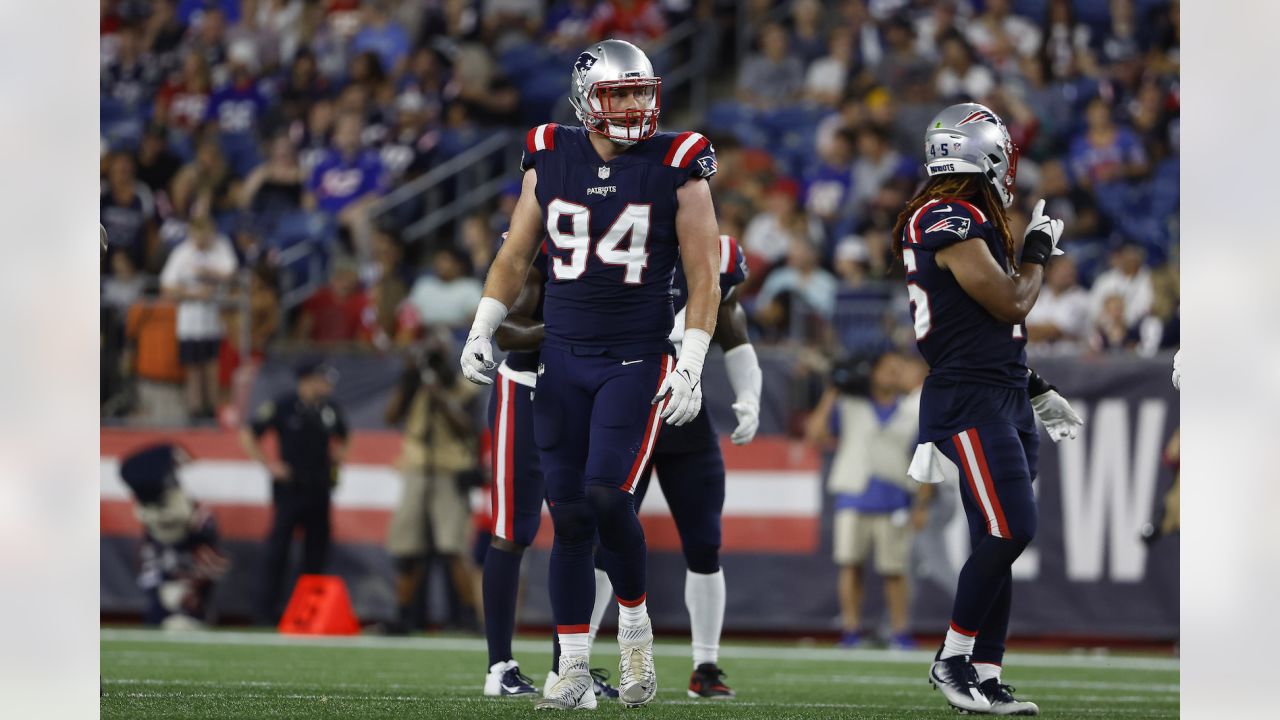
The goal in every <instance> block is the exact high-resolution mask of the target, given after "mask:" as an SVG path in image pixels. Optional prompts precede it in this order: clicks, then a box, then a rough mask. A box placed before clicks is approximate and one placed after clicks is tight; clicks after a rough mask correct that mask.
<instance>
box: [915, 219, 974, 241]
mask: <svg viewBox="0 0 1280 720" xmlns="http://www.w3.org/2000/svg"><path fill="white" fill-rule="evenodd" d="M969 223H970V220H969V218H967V217H949V218H944V219H942V220H939V221H938V222H936V223H934V224H932V225H930V226H929V227H927V228H925V233H931V232H944V231H945V232H953V233H955V234H956V235H958V236H959V237H960V238H962V239H963V238H967V237H969Z"/></svg>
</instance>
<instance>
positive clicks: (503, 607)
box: [483, 234, 618, 698]
mask: <svg viewBox="0 0 1280 720" xmlns="http://www.w3.org/2000/svg"><path fill="white" fill-rule="evenodd" d="M503 237H504V239H505V234H504V236H503ZM546 271H547V256H546V253H545V252H539V253H538V255H537V257H536V258H535V259H534V261H533V266H532V267H530V268H529V275H528V277H526V278H525V284H524V288H523V289H522V290H521V291H520V296H519V297H518V298H516V302H515V304H514V305H512V306H511V311H510V312H509V313H507V317H506V318H505V319H503V321H502V325H500V326H499V327H498V330H497V332H496V333H494V340H496V341H497V343H498V347H499V348H500V349H502V350H506V351H508V352H507V357H506V359H504V360H503V361H502V364H501V365H499V366H498V373H497V375H498V378H497V380H498V382H497V387H495V388H494V392H493V394H492V396H491V397H490V402H489V421H490V428H491V432H492V436H493V482H492V484H491V485H490V487H491V489H492V497H491V500H492V503H491V508H490V516H491V517H492V518H493V529H492V539H491V540H490V541H489V547H488V549H487V550H486V551H485V556H484V583H483V593H484V632H485V639H486V640H487V641H488V644H489V672H488V674H487V675H486V676H485V682H484V694H485V695H487V696H508V695H528V694H532V693H535V692H536V690H535V689H534V687H533V685H532V682H531V681H530V679H529V678H528V677H526V676H525V675H524V674H523V673H522V672H520V664H519V663H518V662H516V660H515V658H514V655H513V653H512V651H511V638H512V636H513V635H514V633H515V622H516V601H517V597H518V595H519V588H520V562H521V560H522V558H523V556H524V551H525V548H527V547H529V545H530V544H532V543H533V539H534V537H535V536H537V534H538V526H539V525H540V523H541V521H542V502H543V498H544V497H545V494H546V482H545V480H544V479H543V476H542V465H541V464H540V463H539V462H538V448H537V446H536V445H535V444H534V441H533V396H534V390H535V388H536V386H537V380H538V375H537V369H538V347H539V346H540V345H542V336H543V322H542V286H543V283H544V282H545V281H546ZM595 578H596V599H595V606H594V607H593V608H592V610H591V626H590V627H591V629H590V631H589V638H588V649H589V648H590V643H591V641H594V640H595V636H596V631H597V630H599V628H600V619H601V618H602V617H603V616H604V611H605V609H606V608H607V607H608V605H609V600H610V599H611V597H612V594H613V586H612V585H610V584H609V576H608V575H607V574H606V573H605V572H604V571H603V570H600V569H596V571H595ZM554 655H555V658H556V662H558V660H559V653H558V652H556V653H554ZM557 669H558V666H557V665H554V664H553V666H552V672H551V673H550V674H549V675H548V681H547V684H546V688H547V689H550V687H551V686H552V685H553V684H554V683H555V681H556V680H558V679H559V674H558V673H557V672H556V670H557ZM591 676H592V680H593V682H594V689H595V695H596V697H601V696H607V697H615V698H616V697H617V696H618V691H617V690H616V689H614V688H612V687H610V686H609V685H608V684H607V683H606V680H607V678H608V675H607V673H604V672H602V671H599V670H594V669H593V670H592V671H591Z"/></svg>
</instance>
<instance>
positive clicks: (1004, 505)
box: [894, 103, 1080, 715]
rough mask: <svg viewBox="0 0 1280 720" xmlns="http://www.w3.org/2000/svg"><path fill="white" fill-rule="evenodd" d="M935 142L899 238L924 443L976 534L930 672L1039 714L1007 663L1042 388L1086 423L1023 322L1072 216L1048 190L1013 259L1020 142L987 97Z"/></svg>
mask: <svg viewBox="0 0 1280 720" xmlns="http://www.w3.org/2000/svg"><path fill="white" fill-rule="evenodd" d="M925 153H926V155H927V158H926V164H925V167H926V170H927V171H928V175H929V180H928V182H927V183H926V184H925V185H924V187H923V188H921V190H920V191H919V192H918V193H917V194H916V196H915V197H914V198H912V200H911V201H910V202H909V203H908V205H907V207H906V209H904V210H903V211H902V212H901V214H899V216H898V222H897V225H896V227H895V228H894V235H895V236H896V237H899V238H900V243H901V244H900V245H895V248H896V249H898V250H899V251H900V252H901V257H902V260H903V263H904V265H905V266H906V271H907V290H908V295H909V298H910V302H911V309H912V319H913V322H914V324H915V334H916V341H917V345H918V346H919V348H920V352H921V354H922V355H923V356H924V358H925V360H926V361H928V363H929V376H928V377H927V378H926V379H925V384H924V388H923V392H922V395H921V402H920V441H921V442H932V443H934V445H935V446H936V447H937V448H938V449H939V450H940V451H941V452H942V453H943V454H944V455H945V456H946V457H947V458H948V459H949V460H950V461H951V462H953V463H955V464H956V465H957V466H958V467H959V468H960V470H961V475H960V477H961V483H960V485H961V488H962V491H961V497H962V499H963V502H964V507H965V511H966V514H967V515H968V519H969V530H970V536H971V538H972V541H973V548H972V552H971V554H970V556H969V559H968V560H967V561H966V562H965V565H964V567H963V568H962V569H961V571H960V578H959V582H958V587H957V591H956V600H955V605H954V607H953V610H952V616H951V626H950V629H949V630H948V631H947V636H946V641H945V643H944V645H943V647H942V649H941V650H940V651H939V652H938V655H937V657H936V661H935V662H934V664H933V666H932V668H931V669H930V674H929V680H930V682H931V683H932V684H933V685H934V687H936V688H938V689H939V690H941V691H942V692H943V695H944V696H945V697H946V699H947V701H948V702H949V703H950V704H951V705H952V706H954V707H956V708H959V709H961V710H967V711H972V712H989V713H995V714H1000V715H1014V714H1018V715H1037V714H1039V708H1038V707H1037V706H1036V705H1035V703H1030V702H1024V701H1019V700H1017V699H1016V698H1014V696H1013V694H1012V688H1010V687H1009V686H1007V685H1003V684H1002V683H1001V682H1000V671H1001V663H1002V661H1003V657H1004V643H1005V636H1006V635H1007V632H1008V624H1009V611H1010V603H1011V596H1012V590H1013V579H1012V575H1011V572H1010V569H1011V567H1012V566H1013V562H1014V560H1016V559H1017V558H1018V556H1019V555H1020V554H1021V553H1022V551H1023V549H1025V548H1026V546H1027V544H1028V543H1030V542H1031V539H1032V538H1033V537H1034V536H1035V530H1036V504H1035V496H1034V494H1033V492H1032V488H1031V481H1032V479H1033V478H1034V475H1035V468H1036V459H1037V452H1038V448H1039V436H1038V435H1037V431H1036V427H1035V421H1034V419H1033V417H1034V415H1033V413H1034V410H1033V408H1032V402H1031V398H1030V395H1031V394H1034V395H1037V396H1040V395H1045V396H1046V398H1045V399H1044V400H1041V404H1042V405H1044V406H1045V412H1046V414H1047V415H1048V416H1049V419H1050V420H1052V421H1053V422H1054V423H1055V424H1056V425H1058V426H1059V428H1061V427H1063V426H1064V425H1065V426H1066V427H1068V428H1074V427H1078V425H1079V424H1080V423H1079V418H1075V421H1074V422H1072V421H1070V419H1069V418H1067V417H1066V416H1067V415H1071V416H1074V413H1072V412H1071V411H1070V408H1069V407H1067V406H1066V402H1065V401H1063V400H1062V399H1061V397H1060V396H1057V393H1056V392H1053V391H1052V389H1051V388H1049V389H1046V388H1047V387H1048V386H1047V384H1045V383H1044V382H1043V380H1040V379H1039V378H1038V377H1035V376H1034V374H1030V376H1031V377H1033V378H1034V382H1035V384H1036V385H1037V386H1038V387H1037V388H1036V389H1035V391H1034V392H1032V393H1030V394H1029V392H1028V382H1029V373H1030V371H1029V369H1028V368H1027V364H1026V348H1025V345H1026V328H1025V326H1024V325H1023V320H1024V318H1025V317H1026V315H1027V312H1028V311H1029V310H1030V309H1031V307H1032V305H1034V304H1035V301H1036V297H1037V296H1038V295H1039V293H1040V284H1041V281H1042V279H1043V275H1044V265H1045V264H1046V263H1047V262H1048V261H1049V257H1050V256H1051V255H1053V254H1054V253H1055V251H1056V248H1057V244H1058V239H1059V237H1060V236H1061V234H1062V221H1061V220H1053V219H1050V218H1048V217H1045V216H1044V214H1043V209H1044V201H1043V200H1041V201H1040V202H1039V203H1038V204H1037V205H1036V208H1035V210H1034V212H1033V214H1032V218H1031V222H1030V223H1029V224H1028V225H1027V230H1026V234H1025V236H1024V242H1023V248H1022V255H1021V258H1020V260H1019V262H1018V263H1017V264H1015V263H1014V262H1013V255H1014V241H1013V237H1012V236H1011V234H1010V231H1009V222H1008V217H1007V215H1006V212H1005V208H1007V207H1008V206H1009V204H1010V203H1011V202H1012V199H1013V189H1014V179H1015V177H1016V173H1017V162H1018V157H1017V148H1016V147H1014V145H1013V143H1012V141H1011V140H1010V139H1009V133H1008V130H1007V129H1006V128H1005V125H1004V123H1003V122H1002V121H1001V120H1000V118H998V117H997V116H996V115H995V113H993V112H991V110H989V109H987V108H986V107H984V106H982V105H977V104H974V103H965V104H960V105H953V106H951V107H949V108H947V109H945V110H943V111H942V112H941V113H939V114H938V115H937V116H936V117H935V118H934V119H933V121H932V122H930V123H929V129H928V130H927V131H926V133H925ZM1050 392H1052V396H1049V395H1048V393H1050ZM1037 399H1038V400H1039V399H1040V398H1037ZM1056 435H1057V434H1056V433H1055V439H1057V436H1056ZM975 666H976V667H975Z"/></svg>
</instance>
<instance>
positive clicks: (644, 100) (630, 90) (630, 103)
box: [569, 40, 662, 145]
mask: <svg viewBox="0 0 1280 720" xmlns="http://www.w3.org/2000/svg"><path fill="white" fill-rule="evenodd" d="M661 88H662V78H660V77H657V76H656V75H654V74H653V63H651V62H649V58H648V57H647V56H646V55H645V54H644V51H643V50H641V49H640V48H638V47H636V46H635V45H632V44H631V43H629V42H626V41H625V40H602V41H601V42H598V43H596V44H594V45H592V46H591V47H589V48H587V49H586V50H584V51H582V53H581V54H580V55H578V59H577V60H575V61H574V63H573V75H572V79H571V80H570V83H569V102H570V103H572V104H573V109H574V110H575V111H576V112H577V115H578V119H579V120H581V121H582V124H583V125H586V126H587V129H588V130H590V131H592V132H595V133H599V134H601V135H603V136H605V137H607V138H609V139H610V140H612V141H613V142H615V143H618V144H619V145H634V144H635V143H637V142H639V141H640V140H644V139H646V138H649V137H652V136H653V134H654V133H655V132H657V131H658V114H659V112H660V111H661V108H662V101H661V98H660V94H661V93H660V90H661Z"/></svg>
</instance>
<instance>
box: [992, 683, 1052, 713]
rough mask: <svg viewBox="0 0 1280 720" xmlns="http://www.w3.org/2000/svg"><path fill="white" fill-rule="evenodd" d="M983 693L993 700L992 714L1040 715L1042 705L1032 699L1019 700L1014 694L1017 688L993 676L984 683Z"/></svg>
mask: <svg viewBox="0 0 1280 720" xmlns="http://www.w3.org/2000/svg"><path fill="white" fill-rule="evenodd" d="M979 687H981V688H982V694H983V695H986V696H987V699H988V700H990V701H991V711H990V712H991V714H992V715H1023V716H1026V715H1039V714H1040V706H1039V705H1036V704H1035V703H1033V702H1031V701H1030V700H1019V699H1018V698H1016V697H1014V696H1013V693H1014V692H1015V689H1014V688H1013V687H1011V686H1009V685H1005V684H1003V683H1001V682H1000V681H999V680H997V679H995V678H991V679H990V680H987V681H986V682H984V683H982V684H981V685H980V686H979Z"/></svg>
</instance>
